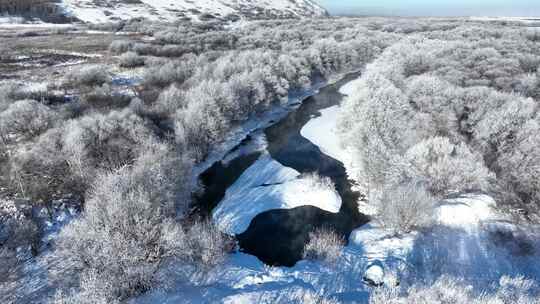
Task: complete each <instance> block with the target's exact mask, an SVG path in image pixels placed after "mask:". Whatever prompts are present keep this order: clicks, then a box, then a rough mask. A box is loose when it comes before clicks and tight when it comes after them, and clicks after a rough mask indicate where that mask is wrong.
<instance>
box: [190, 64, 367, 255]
mask: <svg viewBox="0 0 540 304" xmlns="http://www.w3.org/2000/svg"><path fill="white" fill-rule="evenodd" d="M357 77H358V73H352V74H349V75H347V76H346V77H344V78H343V79H342V80H340V81H338V82H336V83H334V84H331V85H328V86H326V87H324V88H322V89H320V90H319V92H318V93H317V94H316V95H313V96H311V97H308V98H306V99H305V100H304V101H303V102H302V105H301V106H300V107H298V108H297V109H296V110H294V111H292V112H291V113H289V114H288V115H287V116H286V117H285V118H284V119H282V120H281V121H279V122H278V123H276V124H274V125H273V126H271V127H268V128H267V129H265V130H264V133H265V135H266V139H267V141H268V146H267V151H268V152H269V154H270V155H271V157H272V158H273V159H274V160H276V161H278V162H279V163H281V164H282V165H284V166H287V167H290V168H293V169H295V170H296V171H298V172H300V173H309V172H318V173H319V174H320V175H322V176H327V177H329V178H331V179H332V181H333V182H334V183H335V185H336V190H337V191H338V193H339V195H340V196H341V199H342V206H341V209H340V211H339V213H331V212H327V211H324V210H321V209H319V208H316V207H313V206H302V207H297V208H294V209H278V210H270V211H266V212H263V213H261V214H259V215H257V216H256V217H255V218H254V219H253V220H252V221H251V223H250V225H249V227H248V229H247V230H246V231H245V232H244V233H241V234H238V235H237V236H236V237H237V239H238V241H239V244H240V248H241V250H242V251H244V252H246V253H249V254H252V255H255V256H257V257H258V258H259V259H260V260H261V261H263V262H264V263H266V264H269V265H283V266H293V265H294V264H295V263H296V262H297V261H299V260H300V259H301V258H302V251H303V246H304V244H305V243H306V241H307V240H308V236H309V232H311V231H313V230H314V229H315V228H318V227H330V228H333V229H334V230H335V231H337V232H338V233H339V234H341V235H343V237H344V238H345V239H348V236H349V234H350V232H351V231H352V230H353V229H355V228H358V227H359V226H361V225H363V224H365V223H367V221H368V218H367V217H366V216H365V215H363V214H360V213H359V212H358V208H357V201H358V197H359V195H360V194H359V193H357V192H354V191H352V190H351V186H352V184H351V182H350V181H349V179H348V176H347V174H346V171H345V167H344V166H343V164H342V163H341V162H339V161H338V160H336V159H334V158H331V157H330V156H327V155H325V154H323V153H322V152H321V150H320V149H319V148H318V147H317V146H315V145H314V144H313V143H311V142H310V141H309V140H307V139H306V138H304V137H302V136H301V135H300V130H301V129H302V127H303V126H304V125H305V124H306V123H307V122H308V121H309V120H311V119H312V118H313V117H317V116H320V113H319V111H320V110H322V109H325V108H328V107H331V106H334V105H337V104H339V103H340V102H341V100H342V98H343V95H341V94H340V93H339V92H338V90H339V88H340V87H341V86H342V85H344V84H345V83H347V82H349V81H351V80H353V79H356V78H357ZM249 140H250V136H248V138H247V139H246V140H245V141H244V142H243V143H242V144H241V145H245V144H248V141H249ZM259 156H260V153H252V154H248V155H242V156H239V157H237V158H235V159H233V160H232V161H230V162H228V163H227V164H226V165H224V164H223V163H222V162H217V163H215V164H214V165H213V166H212V167H211V168H209V169H208V170H207V171H206V172H204V173H203V174H202V175H201V181H202V182H203V184H204V185H205V193H204V194H203V195H201V196H200V197H198V198H197V201H198V203H199V207H200V208H201V210H203V211H204V210H206V211H207V212H209V211H211V210H212V209H213V208H214V207H215V206H216V205H217V204H218V203H219V202H220V201H221V199H222V198H223V197H224V195H225V192H226V189H227V188H228V187H230V186H231V185H232V184H234V182H235V181H236V180H237V179H238V178H239V177H240V175H242V173H243V172H244V171H245V170H246V169H247V168H248V167H249V166H251V165H252V164H253V163H254V162H255V161H256V160H257V158H258V157H259Z"/></svg>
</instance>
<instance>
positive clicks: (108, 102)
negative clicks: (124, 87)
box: [81, 83, 131, 109]
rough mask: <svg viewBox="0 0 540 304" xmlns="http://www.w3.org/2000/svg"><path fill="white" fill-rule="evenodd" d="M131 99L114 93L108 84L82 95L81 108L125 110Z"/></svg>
mask: <svg viewBox="0 0 540 304" xmlns="http://www.w3.org/2000/svg"><path fill="white" fill-rule="evenodd" d="M130 101H131V97H129V96H127V95H125V94H118V93H116V94H115V92H113V90H112V88H111V86H110V85H108V84H106V83H105V84H103V85H101V86H96V87H93V88H92V89H90V90H88V91H85V92H83V94H82V95H81V106H82V107H88V106H90V107H91V108H93V109H113V108H123V107H125V106H126V105H128V104H129V102H130Z"/></svg>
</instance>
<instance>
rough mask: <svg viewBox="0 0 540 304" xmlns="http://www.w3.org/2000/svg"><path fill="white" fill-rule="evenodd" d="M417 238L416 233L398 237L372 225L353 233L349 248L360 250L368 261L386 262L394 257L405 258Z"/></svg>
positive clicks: (350, 237)
mask: <svg viewBox="0 0 540 304" xmlns="http://www.w3.org/2000/svg"><path fill="white" fill-rule="evenodd" d="M415 236H416V234H415V233H411V234H408V235H405V236H401V237H398V236H396V235H394V234H393V233H392V232H390V231H388V230H386V229H384V228H381V227H378V226H377V225H376V224H375V223H370V224H366V225H364V226H362V227H360V228H358V229H356V230H354V231H353V232H351V235H350V236H349V246H351V247H358V248H360V249H361V250H362V256H363V257H364V258H365V259H366V260H368V261H375V260H382V261H385V260H387V259H388V258H392V257H405V256H406V255H407V254H408V252H410V250H411V249H412V247H413V244H414V240H415Z"/></svg>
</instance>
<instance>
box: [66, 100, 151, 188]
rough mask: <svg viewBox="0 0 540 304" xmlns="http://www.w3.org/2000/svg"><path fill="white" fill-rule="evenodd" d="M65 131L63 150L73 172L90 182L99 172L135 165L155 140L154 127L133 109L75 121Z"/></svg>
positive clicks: (85, 117)
mask: <svg viewBox="0 0 540 304" xmlns="http://www.w3.org/2000/svg"><path fill="white" fill-rule="evenodd" d="M64 130H65V134H64V136H63V151H64V153H65V154H66V158H67V161H68V163H69V165H70V168H71V171H72V173H73V174H75V175H76V176H79V177H80V178H81V179H82V180H86V181H87V182H91V180H92V177H93V176H95V172H96V170H99V169H106V170H111V169H117V168H120V167H122V166H124V165H127V164H132V163H133V161H134V160H135V159H136V158H137V156H138V155H139V154H140V152H141V151H142V149H143V148H145V145H146V143H149V142H151V140H152V138H154V135H153V132H152V129H151V128H150V125H149V124H148V123H147V122H146V121H145V120H144V119H142V118H141V117H139V116H138V115H137V114H135V113H133V112H132V111H131V110H129V109H124V110H122V111H112V112H110V113H108V114H106V115H104V114H93V115H88V116H84V117H82V118H80V119H77V120H71V121H69V122H68V123H67V124H66V127H65V129H64Z"/></svg>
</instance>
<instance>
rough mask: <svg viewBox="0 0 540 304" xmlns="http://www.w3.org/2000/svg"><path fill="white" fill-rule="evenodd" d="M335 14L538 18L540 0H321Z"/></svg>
mask: <svg viewBox="0 0 540 304" xmlns="http://www.w3.org/2000/svg"><path fill="white" fill-rule="evenodd" d="M317 1H318V2H319V3H320V4H321V5H322V6H324V7H325V8H326V9H328V11H329V12H330V14H332V15H343V14H345V15H400V16H520V17H526V16H535V17H540V0H317Z"/></svg>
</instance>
